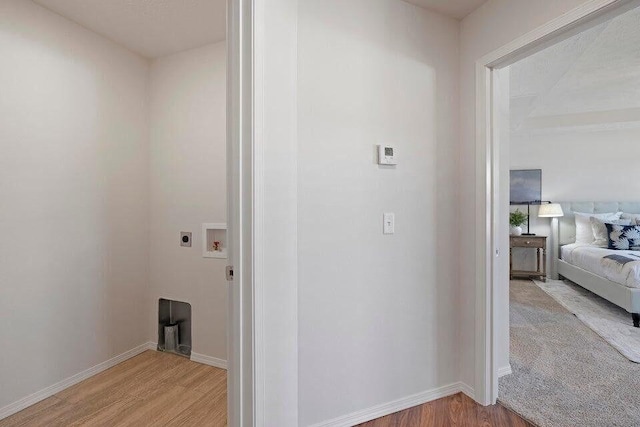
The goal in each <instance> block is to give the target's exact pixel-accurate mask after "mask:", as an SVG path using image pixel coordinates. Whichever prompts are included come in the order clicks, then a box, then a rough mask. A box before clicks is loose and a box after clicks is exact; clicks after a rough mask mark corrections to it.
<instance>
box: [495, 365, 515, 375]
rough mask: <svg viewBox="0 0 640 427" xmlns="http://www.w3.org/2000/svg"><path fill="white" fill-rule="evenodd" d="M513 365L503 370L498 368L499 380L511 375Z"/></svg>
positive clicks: (504, 367)
mask: <svg viewBox="0 0 640 427" xmlns="http://www.w3.org/2000/svg"><path fill="white" fill-rule="evenodd" d="M511 374H512V371H511V364H509V365H507V366H503V367H502V368H498V378H500V377H504V376H505V375H511Z"/></svg>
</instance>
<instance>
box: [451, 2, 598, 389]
mask: <svg viewBox="0 0 640 427" xmlns="http://www.w3.org/2000/svg"><path fill="white" fill-rule="evenodd" d="M587 2H588V0H539V1H535V2H532V1H527V0H489V1H488V2H487V3H485V4H484V5H483V6H482V7H480V8H479V9H478V10H476V11H475V12H473V13H472V14H470V15H469V16H467V17H466V18H465V19H464V20H463V21H462V26H461V75H460V79H461V80H460V90H461V97H460V101H461V107H460V113H461V117H460V118H461V132H462V134H461V140H460V149H459V155H460V177H459V179H460V181H459V184H460V200H459V207H460V212H462V213H469V212H474V211H475V201H476V188H477V183H476V175H475V155H476V152H475V62H476V61H477V60H478V59H480V58H481V57H482V56H484V55H486V54H488V53H490V52H492V51H494V50H496V49H498V48H500V47H501V46H503V45H505V44H507V43H509V42H511V41H512V40H514V39H516V38H517V37H519V36H522V35H524V34H526V33H527V32H529V31H532V30H534V29H535V28H537V27H540V26H542V25H544V24H545V23H547V22H549V21H551V20H553V19H554V18H557V17H559V16H560V15H562V14H564V13H566V12H568V11H570V10H572V9H574V8H576V7H578V6H580V5H582V4H585V3H587ZM460 228H461V232H460V240H459V242H458V244H459V245H460V247H461V255H460V260H461V261H460V263H459V265H458V267H459V268H460V294H459V295H460V299H459V301H458V307H459V310H460V317H459V323H458V325H459V334H460V335H459V336H460V343H461V348H460V354H461V363H460V376H461V379H462V380H463V381H464V382H466V383H467V384H469V385H471V386H474V385H475V378H476V372H475V361H474V359H475V339H474V334H475V328H471V327H469V325H473V324H475V289H474V286H475V276H476V273H475V267H474V263H473V262H469V261H468V260H473V259H475V230H474V228H475V224H474V222H473V221H463V222H461V223H460ZM503 252H505V253H508V251H503ZM496 292H497V298H498V300H499V301H501V304H500V306H499V308H498V310H497V319H498V323H499V324H500V325H501V328H500V332H501V333H500V336H499V337H498V341H499V349H500V350H499V351H498V362H497V363H498V367H505V366H507V365H508V363H509V352H508V348H509V312H508V303H509V295H508V288H507V287H506V286H505V288H503V289H498V290H496Z"/></svg>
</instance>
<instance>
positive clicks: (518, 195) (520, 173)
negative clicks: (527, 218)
mask: <svg viewBox="0 0 640 427" xmlns="http://www.w3.org/2000/svg"><path fill="white" fill-rule="evenodd" d="M540 200H542V169H522V170H512V171H510V191H509V201H510V203H511V204H512V205H526V204H535V203H536V202H537V203H539V202H540Z"/></svg>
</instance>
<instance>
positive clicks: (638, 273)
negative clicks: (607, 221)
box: [555, 202, 640, 327]
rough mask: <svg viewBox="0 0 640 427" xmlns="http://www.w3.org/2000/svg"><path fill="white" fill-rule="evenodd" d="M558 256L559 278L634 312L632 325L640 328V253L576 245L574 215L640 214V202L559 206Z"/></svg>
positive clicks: (578, 203)
mask: <svg viewBox="0 0 640 427" xmlns="http://www.w3.org/2000/svg"><path fill="white" fill-rule="evenodd" d="M560 204H561V205H562V210H563V211H564V217H562V218H560V222H559V229H558V239H559V240H558V242H559V246H560V251H559V257H558V258H556V259H555V262H556V263H557V271H558V274H559V276H560V278H561V279H562V278H567V279H569V280H571V281H572V282H575V283H576V284H578V285H580V286H582V287H583V288H585V289H588V290H589V291H591V292H593V293H594V294H596V295H599V296H600V297H602V298H604V299H606V300H608V301H610V302H612V303H613V304H616V305H617V306H619V307H621V308H623V309H624V310H626V311H628V312H629V313H631V318H632V321H633V326H635V327H640V251H627V250H624V251H622V250H611V249H606V248H601V247H597V246H594V245H592V244H585V243H576V226H575V212H583V213H594V214H597V213H605V212H625V213H631V214H640V203H634V202H577V203H576V202H571V203H560Z"/></svg>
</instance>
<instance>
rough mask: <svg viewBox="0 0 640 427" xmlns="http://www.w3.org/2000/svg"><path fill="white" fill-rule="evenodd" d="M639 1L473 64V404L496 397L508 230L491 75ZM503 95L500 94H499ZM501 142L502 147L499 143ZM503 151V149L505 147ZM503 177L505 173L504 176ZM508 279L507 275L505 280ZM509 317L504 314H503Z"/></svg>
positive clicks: (590, 5)
mask: <svg viewBox="0 0 640 427" xmlns="http://www.w3.org/2000/svg"><path fill="white" fill-rule="evenodd" d="M639 5H640V1H638V0H591V1H588V2H586V3H584V4H583V5H582V6H580V7H578V8H576V9H573V10H571V11H570V12H568V13H566V14H564V15H562V16H560V17H558V18H556V19H554V20H552V21H550V22H548V23H547V24H545V25H543V26H541V27H539V28H537V29H535V30H533V31H531V32H530V33H527V34H525V35H523V36H521V37H519V38H517V39H515V40H514V41H512V42H511V43H508V44H507V45H505V46H503V47H501V48H499V49H497V50H495V51H493V52H491V53H489V54H487V55H485V56H483V57H482V58H480V59H478V60H477V61H476V66H475V68H476V70H475V71H476V107H475V111H476V133H475V139H476V212H478V216H477V217H476V259H475V267H476V333H475V336H476V344H475V353H476V358H475V363H476V366H475V372H476V378H475V388H474V395H475V396H474V397H475V400H476V401H478V402H479V403H481V404H483V405H492V404H495V403H496V400H497V398H498V368H499V367H498V366H496V356H497V347H496V345H497V342H498V340H497V338H498V329H497V328H498V326H499V324H500V322H501V321H508V319H506V320H505V319H498V318H497V316H498V312H497V310H496V308H497V307H498V304H499V302H498V301H497V299H496V292H494V290H495V289H497V287H498V286H500V283H499V280H500V278H501V277H504V275H501V274H500V271H501V270H500V269H501V268H503V266H504V265H508V264H506V263H504V262H503V261H504V260H503V259H504V257H507V256H508V254H509V251H508V247H507V245H505V244H504V242H501V241H500V239H499V235H500V233H499V232H498V231H499V230H502V229H504V228H505V227H508V217H507V216H506V215H504V214H501V205H500V197H499V195H500V187H501V185H504V184H505V183H504V182H502V181H504V178H502V180H501V177H504V176H505V174H504V172H505V167H506V168H507V169H506V170H508V165H504V164H502V165H501V164H500V161H499V160H500V156H501V148H500V144H501V138H500V119H499V117H500V115H499V113H498V112H497V101H498V99H499V96H500V93H499V91H497V90H496V88H497V86H498V77H497V75H496V74H497V73H496V71H497V70H499V69H501V68H504V67H507V66H509V65H511V64H513V63H514V62H516V61H518V60H520V59H523V58H525V57H527V56H530V55H532V54H534V53H536V52H537V51H540V50H542V49H544V48H546V47H549V46H551V45H553V44H556V43H558V42H560V41H562V40H564V39H566V38H568V37H571V36H572V35H574V34H577V33H580V32H582V31H584V30H585V29H587V28H589V27H591V26H594V25H597V24H599V23H601V22H604V21H606V20H608V19H611V18H613V17H615V16H617V15H619V14H622V13H624V12H626V11H628V10H630V9H633V8H635V7H638V6H639ZM503 95H504V94H503ZM502 144H505V142H504V141H502ZM504 148H505V147H503V149H504ZM506 176H508V175H506ZM506 277H508V274H507V276H506ZM504 312H505V313H508V308H507V310H505V311H504Z"/></svg>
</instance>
